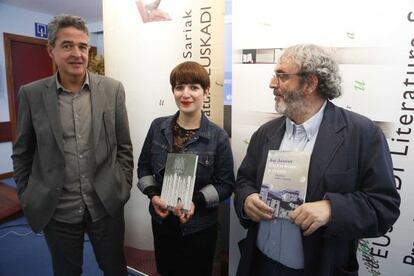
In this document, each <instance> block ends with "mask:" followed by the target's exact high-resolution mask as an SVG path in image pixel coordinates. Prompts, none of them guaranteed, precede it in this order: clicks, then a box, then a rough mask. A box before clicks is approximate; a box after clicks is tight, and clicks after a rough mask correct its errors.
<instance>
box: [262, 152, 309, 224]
mask: <svg viewBox="0 0 414 276" xmlns="http://www.w3.org/2000/svg"><path fill="white" fill-rule="evenodd" d="M310 156H311V153H310V152H308V151H279V150H269V153H268V155H267V161H266V167H265V171H264V175H263V182H262V187H261V189H260V198H261V200H263V201H264V202H265V203H266V204H267V205H269V206H270V207H272V208H273V209H274V213H273V217H274V218H286V219H287V218H289V213H290V212H292V211H293V210H295V209H296V207H298V206H299V205H301V204H303V203H304V202H305V196H306V189H307V186H308V171H309V163H310Z"/></svg>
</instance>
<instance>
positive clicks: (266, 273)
mask: <svg viewBox="0 0 414 276" xmlns="http://www.w3.org/2000/svg"><path fill="white" fill-rule="evenodd" d="M256 251H257V254H256V255H255V257H254V260H253V264H252V270H251V271H250V275H254V276H303V275H304V272H303V269H292V268H289V267H287V266H284V265H282V264H281V263H279V262H276V261H274V260H272V259H270V258H268V257H267V256H266V255H264V254H263V253H262V252H261V251H260V250H259V249H257V250H256Z"/></svg>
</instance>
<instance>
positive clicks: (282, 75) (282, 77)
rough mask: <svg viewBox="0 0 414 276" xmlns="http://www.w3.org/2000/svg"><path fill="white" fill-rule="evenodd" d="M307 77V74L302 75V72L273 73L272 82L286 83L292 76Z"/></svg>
mask: <svg viewBox="0 0 414 276" xmlns="http://www.w3.org/2000/svg"><path fill="white" fill-rule="evenodd" d="M304 75H305V73H301V72H299V73H291V74H290V73H280V72H273V74H272V80H277V82H280V81H281V82H284V81H287V80H288V79H289V78H290V76H299V77H302V76H304Z"/></svg>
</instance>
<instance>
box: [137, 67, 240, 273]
mask: <svg viewBox="0 0 414 276" xmlns="http://www.w3.org/2000/svg"><path fill="white" fill-rule="evenodd" d="M170 83H171V88H172V91H173V94H174V98H175V102H176V104H177V107H178V112H177V113H176V114H175V115H172V116H168V117H161V118H157V119H155V120H154V121H153V122H152V124H151V127H150V129H149V131H148V134H147V137H146V139H145V142H144V145H143V148H142V152H141V155H140V157H139V161H138V178H139V181H138V188H139V189H140V190H141V191H142V192H143V193H144V194H145V195H147V196H148V197H149V198H150V201H151V203H150V206H149V209H150V213H151V216H152V231H153V235H154V248H155V258H156V263H157V270H158V272H159V273H161V274H162V275H180V276H181V275H211V272H212V264H213V256H214V250H215V245H216V239H217V215H218V205H219V203H220V202H221V201H223V200H225V199H227V198H228V197H229V196H230V195H231V194H232V192H233V188H234V183H235V180H234V172H233V156H232V152H231V148H230V143H229V139H228V136H227V134H226V132H225V131H224V130H223V129H222V128H220V127H218V126H217V125H215V124H214V123H212V122H210V121H209V120H208V118H207V117H206V116H205V115H204V114H203V113H202V111H201V108H202V106H203V100H204V99H205V98H206V97H207V96H208V94H209V89H210V79H209V76H208V73H207V71H206V70H205V69H204V68H203V66H201V65H200V64H198V63H196V62H191V61H187V62H184V63H181V64H179V65H177V66H176V67H175V68H174V69H173V70H172V72H171V75H170ZM171 152H174V153H193V154H197V155H198V164H197V171H196V179H195V186H194V193H193V200H192V202H193V204H192V208H191V209H190V210H189V212H188V213H184V212H182V210H180V209H179V208H175V209H174V211H173V212H169V211H168V210H167V206H166V204H165V202H163V201H161V198H160V193H161V187H162V182H163V176H164V170H165V163H166V160H167V155H168V153H171Z"/></svg>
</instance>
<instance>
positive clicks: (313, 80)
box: [306, 74, 319, 94]
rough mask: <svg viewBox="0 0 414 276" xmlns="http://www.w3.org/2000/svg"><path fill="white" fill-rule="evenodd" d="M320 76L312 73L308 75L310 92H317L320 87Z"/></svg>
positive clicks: (307, 89)
mask: <svg viewBox="0 0 414 276" xmlns="http://www.w3.org/2000/svg"><path fill="white" fill-rule="evenodd" d="M318 83H319V80H318V77H317V76H316V75H314V74H311V75H309V76H306V91H307V92H308V94H311V93H314V92H316V89H317V87H318Z"/></svg>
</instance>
